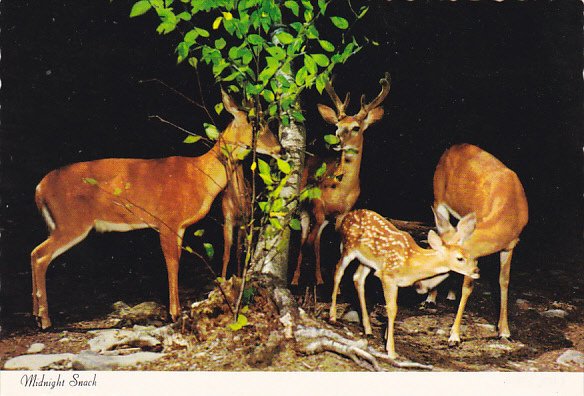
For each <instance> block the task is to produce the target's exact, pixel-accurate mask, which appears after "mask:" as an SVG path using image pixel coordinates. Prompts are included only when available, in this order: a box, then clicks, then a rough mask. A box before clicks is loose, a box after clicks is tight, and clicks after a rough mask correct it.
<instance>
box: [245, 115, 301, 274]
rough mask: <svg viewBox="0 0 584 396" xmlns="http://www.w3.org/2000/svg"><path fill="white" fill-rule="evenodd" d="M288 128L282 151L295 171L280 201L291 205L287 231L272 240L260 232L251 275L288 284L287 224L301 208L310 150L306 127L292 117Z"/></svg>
mask: <svg viewBox="0 0 584 396" xmlns="http://www.w3.org/2000/svg"><path fill="white" fill-rule="evenodd" d="M290 120H291V121H290V124H289V125H288V126H282V125H281V126H280V128H279V131H278V132H279V137H280V143H281V144H282V147H283V148H284V150H285V151H286V153H287V154H288V158H287V160H288V162H289V163H290V165H291V167H292V172H291V173H290V177H289V178H288V181H287V183H286V185H285V186H284V188H283V189H282V192H281V194H280V197H281V198H282V199H284V201H285V202H288V201H291V202H290V203H289V204H288V209H289V210H290V211H289V212H288V215H287V216H286V217H287V218H286V219H283V220H282V221H281V223H282V225H283V229H282V230H281V231H280V232H278V233H275V234H274V235H272V236H267V235H268V233H266V232H265V229H262V230H261V231H260V234H259V237H258V242H257V244H256V247H255V250H254V256H253V260H252V265H251V273H252V274H254V273H256V274H266V275H271V276H273V277H275V278H276V279H278V280H279V281H282V282H284V283H285V282H286V281H287V277H288V256H289V250H290V227H288V226H287V224H288V223H289V221H290V217H291V215H292V214H293V213H294V211H295V210H296V207H297V205H298V201H297V200H293V199H292V198H293V197H298V194H299V189H300V179H301V176H302V170H303V168H304V151H305V148H306V130H305V128H304V126H303V125H301V124H297V123H295V122H294V121H293V118H292V117H291V116H290Z"/></svg>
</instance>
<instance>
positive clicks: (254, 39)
mask: <svg viewBox="0 0 584 396" xmlns="http://www.w3.org/2000/svg"><path fill="white" fill-rule="evenodd" d="M247 41H248V42H249V43H250V44H252V45H262V44H263V43H265V41H266V40H264V38H263V37H262V36H260V35H259V34H250V35H249V36H247Z"/></svg>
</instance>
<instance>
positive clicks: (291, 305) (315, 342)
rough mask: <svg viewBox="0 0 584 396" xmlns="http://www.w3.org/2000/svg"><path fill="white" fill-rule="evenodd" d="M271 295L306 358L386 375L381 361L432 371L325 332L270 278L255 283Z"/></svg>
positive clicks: (363, 342) (289, 335) (286, 332)
mask: <svg viewBox="0 0 584 396" xmlns="http://www.w3.org/2000/svg"><path fill="white" fill-rule="evenodd" d="M256 282H257V284H258V285H261V286H260V287H262V288H264V290H270V291H271V292H270V293H269V294H270V296H271V298H272V300H273V302H274V303H275V305H276V307H277V308H278V311H279V315H280V322H281V323H282V325H283V326H284V336H285V337H286V338H288V339H291V338H293V339H294V340H295V341H296V348H297V351H298V352H300V353H305V354H309V355H310V354H316V353H321V352H324V351H330V352H334V353H337V354H339V355H342V356H345V357H347V358H349V359H351V360H352V361H353V362H355V364H357V365H358V366H359V367H363V368H365V369H367V370H371V371H384V370H383V368H382V367H381V366H380V365H379V360H382V361H385V362H388V363H390V364H391V365H392V366H394V367H397V368H402V369H403V368H411V369H419V370H432V366H430V365H424V364H420V363H415V362H408V361H405V362H398V361H396V360H394V359H391V358H390V357H389V356H387V355H386V354H385V353H381V352H378V351H376V350H375V349H374V348H372V347H370V346H369V345H368V343H367V341H366V340H363V339H361V340H351V339H348V338H345V337H343V336H341V335H340V334H338V333H337V332H335V331H333V330H330V329H327V328H324V327H323V326H324V324H323V323H321V322H319V321H316V320H314V319H311V318H310V317H309V316H308V315H306V314H305V313H304V312H303V311H302V310H301V309H299V308H298V306H297V304H296V300H295V299H294V297H293V296H292V294H291V293H290V290H289V289H287V288H285V287H283V286H281V285H278V282H277V281H276V280H275V279H273V278H271V277H262V279H261V280H257V281H256Z"/></svg>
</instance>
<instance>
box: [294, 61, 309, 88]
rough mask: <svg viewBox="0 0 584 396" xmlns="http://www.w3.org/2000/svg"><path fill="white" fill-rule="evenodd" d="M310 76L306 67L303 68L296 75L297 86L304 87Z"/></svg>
mask: <svg viewBox="0 0 584 396" xmlns="http://www.w3.org/2000/svg"><path fill="white" fill-rule="evenodd" d="M307 75H308V72H307V71H306V67H305V66H302V67H301V68H300V69H299V70H298V72H297V73H296V77H295V79H294V80H295V82H296V85H298V86H302V85H304V83H305V82H306V76H307Z"/></svg>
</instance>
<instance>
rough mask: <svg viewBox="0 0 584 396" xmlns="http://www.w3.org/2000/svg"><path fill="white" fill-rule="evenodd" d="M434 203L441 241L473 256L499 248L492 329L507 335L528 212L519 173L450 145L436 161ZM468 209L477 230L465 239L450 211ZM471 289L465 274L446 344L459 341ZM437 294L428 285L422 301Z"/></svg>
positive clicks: (474, 150)
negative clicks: (515, 261)
mask: <svg viewBox="0 0 584 396" xmlns="http://www.w3.org/2000/svg"><path fill="white" fill-rule="evenodd" d="M433 207H434V217H435V221H436V226H437V229H438V233H439V235H440V237H441V238H442V239H443V240H444V241H446V243H461V244H462V246H463V248H464V249H465V250H466V251H468V252H469V254H470V255H471V256H472V257H474V258H476V259H478V258H480V257H483V256H488V255H491V254H495V253H500V271H499V286H500V295H501V303H500V311H499V321H498V324H497V329H498V336H499V337H500V338H502V339H509V338H510V337H511V331H510V329H509V322H508V317H507V316H508V315H507V302H508V292H509V274H510V270H511V258H512V256H513V250H514V249H515V247H516V246H517V243H518V242H519V236H520V234H521V232H522V231H523V228H524V227H525V226H526V225H527V221H528V217H529V216H528V205H527V198H526V196H525V191H524V190H523V185H522V184H521V181H520V180H519V177H518V176H517V174H516V173H515V172H513V171H512V170H511V169H509V168H508V167H506V166H505V165H504V164H503V163H502V162H501V161H499V160H498V159H497V158H495V157H494V156H493V155H492V154H490V153H488V152H486V151H484V150H483V149H481V148H479V147H477V146H474V145H472V144H460V145H455V146H452V147H451V148H449V149H448V150H446V151H445V152H444V153H443V154H442V156H441V158H440V160H439V162H438V165H437V166H436V171H435V173H434V205H433ZM471 212H472V213H475V214H476V217H477V223H476V230H475V232H474V233H473V234H472V236H471V237H470V238H467V239H465V240H463V239H462V235H461V234H460V232H459V231H458V227H457V228H455V227H453V226H452V224H451V223H450V215H452V216H453V217H455V218H456V219H461V218H463V217H464V216H465V215H467V214H468V213H471ZM460 221H462V220H460ZM442 280H444V278H442V279H438V280H427V281H423V282H420V285H419V286H420V287H419V289H420V290H421V291H425V290H427V289H432V288H434V287H435V286H436V285H437V284H438V283H439V282H440V281H442ZM420 290H419V291H420ZM472 290H473V278H472V277H469V276H465V277H464V281H463V284H462V293H461V297H460V302H459V306H458V311H457V313H456V317H455V319H454V324H453V325H452V328H451V330H450V337H449V339H448V344H449V345H450V346H455V345H457V344H460V324H461V321H462V315H463V313H464V309H465V307H466V303H467V301H468V298H469V297H470V294H471V293H472ZM436 294H437V290H436V289H434V290H432V291H431V292H430V294H429V296H428V299H427V301H429V302H434V301H436Z"/></svg>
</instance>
